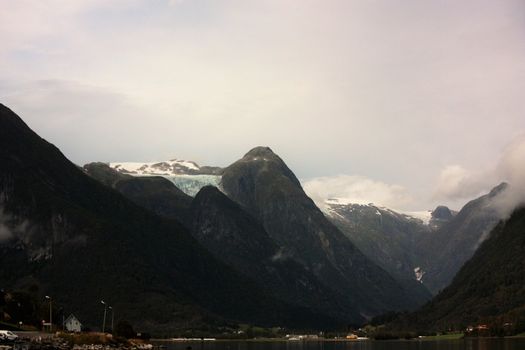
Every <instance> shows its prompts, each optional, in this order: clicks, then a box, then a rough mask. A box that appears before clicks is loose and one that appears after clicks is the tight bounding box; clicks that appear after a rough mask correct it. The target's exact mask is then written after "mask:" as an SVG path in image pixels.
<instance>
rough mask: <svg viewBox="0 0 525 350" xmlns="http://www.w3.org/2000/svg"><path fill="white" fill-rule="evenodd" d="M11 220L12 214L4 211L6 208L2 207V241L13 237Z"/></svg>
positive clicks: (0, 213) (0, 219)
mask: <svg viewBox="0 0 525 350" xmlns="http://www.w3.org/2000/svg"><path fill="white" fill-rule="evenodd" d="M10 221H11V216H10V215H8V214H6V213H4V209H3V208H2V207H0V243H2V242H4V241H7V240H9V239H10V238H11V237H13V231H12V230H11V229H10V226H11V225H10Z"/></svg>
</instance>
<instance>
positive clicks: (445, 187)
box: [434, 134, 525, 217]
mask: <svg viewBox="0 0 525 350" xmlns="http://www.w3.org/2000/svg"><path fill="white" fill-rule="evenodd" d="M524 179H525V134H524V135H520V136H519V137H516V138H515V139H514V140H513V141H512V142H511V143H510V144H509V145H507V146H506V147H505V148H504V149H503V151H502V153H501V156H500V159H499V161H498V162H497V163H496V165H494V166H493V167H492V168H489V169H486V170H480V171H472V170H468V169H465V168H464V167H461V166H459V165H451V166H447V167H445V168H444V169H443V170H442V171H441V173H440V175H439V177H438V180H437V183H436V189H435V191H434V198H436V199H440V200H460V199H465V200H469V199H472V198H475V197H477V196H479V195H481V194H483V193H486V192H488V191H489V190H490V189H491V188H493V187H494V186H496V185H498V184H499V183H501V182H507V183H508V184H509V186H508V187H507V188H506V189H505V191H503V192H502V193H500V194H499V195H498V196H497V197H496V199H495V201H494V204H495V205H496V207H497V209H498V210H499V211H500V213H501V216H502V217H506V216H508V215H510V213H511V212H512V211H513V210H514V209H515V208H516V207H517V206H520V205H524V204H525V181H524Z"/></svg>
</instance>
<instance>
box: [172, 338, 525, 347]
mask: <svg viewBox="0 0 525 350" xmlns="http://www.w3.org/2000/svg"><path fill="white" fill-rule="evenodd" d="M162 345H165V346H167V350H189V349H191V350H522V349H525V338H480V339H458V340H436V341H434V340H393V341H372V340H370V341H355V342H344V341H324V342H323V341H320V342H316V341H308V342H302V341H261V342H257V341H249V342H246V341H207V342H198V341H195V342H162Z"/></svg>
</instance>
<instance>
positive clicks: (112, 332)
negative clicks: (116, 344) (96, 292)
mask: <svg viewBox="0 0 525 350" xmlns="http://www.w3.org/2000/svg"><path fill="white" fill-rule="evenodd" d="M108 308H109V309H110V310H111V334H115V329H114V328H113V321H114V320H115V310H113V307H111V306H109V307H108Z"/></svg>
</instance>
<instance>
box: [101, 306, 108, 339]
mask: <svg viewBox="0 0 525 350" xmlns="http://www.w3.org/2000/svg"><path fill="white" fill-rule="evenodd" d="M100 303H102V304H103V305H104V321H102V333H105V332H106V312H107V310H108V306H107V304H106V303H105V302H104V300H101V301H100Z"/></svg>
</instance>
